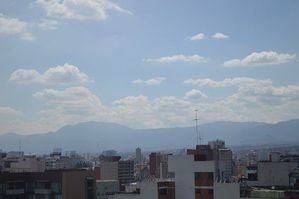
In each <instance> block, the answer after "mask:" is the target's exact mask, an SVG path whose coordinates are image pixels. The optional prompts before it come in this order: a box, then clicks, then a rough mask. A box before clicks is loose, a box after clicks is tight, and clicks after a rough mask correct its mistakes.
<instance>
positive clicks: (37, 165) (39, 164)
mask: <svg viewBox="0 0 299 199" xmlns="http://www.w3.org/2000/svg"><path fill="white" fill-rule="evenodd" d="M45 170H46V162H45V159H43V158H39V157H36V156H35V155H25V156H23V157H21V158H19V159H18V161H17V162H11V164H10V168H9V172H10V173H23V172H44V171H45Z"/></svg>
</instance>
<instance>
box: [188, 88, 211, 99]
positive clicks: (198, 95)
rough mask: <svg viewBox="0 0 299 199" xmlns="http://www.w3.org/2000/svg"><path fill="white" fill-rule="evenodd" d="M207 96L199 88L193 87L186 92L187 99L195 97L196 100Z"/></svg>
mask: <svg viewBox="0 0 299 199" xmlns="http://www.w3.org/2000/svg"><path fill="white" fill-rule="evenodd" d="M206 97H207V96H206V95H205V94H204V93H203V92H201V91H200V90H197V89H192V90H190V91H188V92H186V93H185V96H184V98H185V99H194V100H197V99H202V98H206Z"/></svg>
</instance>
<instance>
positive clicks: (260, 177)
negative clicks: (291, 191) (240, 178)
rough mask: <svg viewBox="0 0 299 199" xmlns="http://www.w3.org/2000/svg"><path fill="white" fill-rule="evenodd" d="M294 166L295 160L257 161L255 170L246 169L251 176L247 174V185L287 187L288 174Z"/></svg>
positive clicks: (295, 165)
mask: <svg viewBox="0 0 299 199" xmlns="http://www.w3.org/2000/svg"><path fill="white" fill-rule="evenodd" d="M296 167H297V163H296V162H258V164H257V167H256V169H255V170H248V174H251V176H252V177H250V176H248V185H249V186H264V187H266V186H285V187H288V186H290V179H289V176H290V174H291V172H292V171H294V169H295V168H296ZM249 171H250V172H249ZM253 173H255V175H253ZM253 176H255V177H253Z"/></svg>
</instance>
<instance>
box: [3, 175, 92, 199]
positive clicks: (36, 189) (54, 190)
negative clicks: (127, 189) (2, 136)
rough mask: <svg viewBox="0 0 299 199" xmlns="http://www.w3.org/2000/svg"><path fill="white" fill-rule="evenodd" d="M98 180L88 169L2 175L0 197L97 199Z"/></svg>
mask: <svg viewBox="0 0 299 199" xmlns="http://www.w3.org/2000/svg"><path fill="white" fill-rule="evenodd" d="M95 194H96V187H95V178H94V173H93V172H92V171H87V170H53V171H46V172H33V173H28V172H27V173H2V174H0V198H20V199H21V198H55V199H62V198H63V199H74V198H76V199H95V198H96V195H95Z"/></svg>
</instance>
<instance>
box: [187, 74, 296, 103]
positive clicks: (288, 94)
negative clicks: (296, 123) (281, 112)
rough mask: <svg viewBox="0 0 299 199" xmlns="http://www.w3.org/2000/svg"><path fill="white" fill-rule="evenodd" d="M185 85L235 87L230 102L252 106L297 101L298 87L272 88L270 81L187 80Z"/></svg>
mask: <svg viewBox="0 0 299 199" xmlns="http://www.w3.org/2000/svg"><path fill="white" fill-rule="evenodd" d="M184 83H185V84H192V85H197V86H200V87H203V86H206V87H218V88H219V87H236V88H237V92H236V93H235V94H234V95H232V96H230V98H229V99H230V100H235V101H236V100H240V101H243V102H248V103H252V104H253V103H254V104H261V103H266V104H270V103H271V104H283V103H285V102H286V101H289V100H296V99H299V98H298V97H299V86H297V85H287V86H280V87H277V86H274V85H273V82H272V81H271V80H270V79H266V80H259V79H254V78H249V77H235V78H226V79H224V80H222V81H214V80H211V79H188V80H185V81H184Z"/></svg>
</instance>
